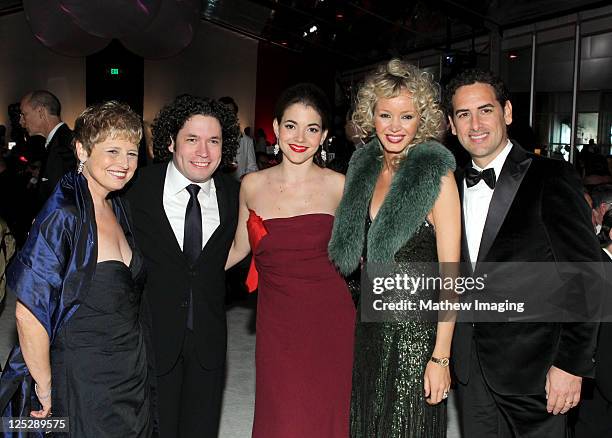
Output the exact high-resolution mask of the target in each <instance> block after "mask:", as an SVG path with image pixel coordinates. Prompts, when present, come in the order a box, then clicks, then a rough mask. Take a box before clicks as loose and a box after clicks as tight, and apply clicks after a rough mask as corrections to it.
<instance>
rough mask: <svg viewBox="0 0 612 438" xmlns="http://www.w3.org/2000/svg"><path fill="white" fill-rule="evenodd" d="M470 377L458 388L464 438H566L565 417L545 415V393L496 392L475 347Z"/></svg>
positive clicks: (458, 385) (473, 347) (473, 345)
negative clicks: (487, 377)
mask: <svg viewBox="0 0 612 438" xmlns="http://www.w3.org/2000/svg"><path fill="white" fill-rule="evenodd" d="M470 360H471V363H470V377H469V380H468V383H467V384H466V385H464V384H462V383H458V384H457V401H458V409H459V419H460V423H461V431H462V433H463V437H464V438H511V437H515V438H566V433H567V418H566V415H552V414H549V413H548V412H547V411H546V393H545V391H544V386H542V393H541V394H535V395H518V396H517V395H512V396H509V395H502V394H498V393H496V392H495V391H493V390H492V389H491V388H490V387H489V385H488V384H487V382H486V379H485V377H484V375H483V373H482V368H481V367H480V361H479V359H478V352H477V349H476V345H475V344H474V343H472V356H471V359H470Z"/></svg>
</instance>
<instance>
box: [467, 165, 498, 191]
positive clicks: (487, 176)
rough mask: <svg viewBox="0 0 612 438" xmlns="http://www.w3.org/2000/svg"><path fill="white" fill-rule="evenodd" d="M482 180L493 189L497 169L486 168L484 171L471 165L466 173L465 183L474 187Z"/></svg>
mask: <svg viewBox="0 0 612 438" xmlns="http://www.w3.org/2000/svg"><path fill="white" fill-rule="evenodd" d="M480 180H483V181H484V182H485V183H486V184H487V185H488V186H489V187H490V188H491V189H494V188H495V169H493V168H490V169H485V170H483V171H482V172H479V171H477V170H476V169H474V168H473V167H470V168H469V169H468V170H467V171H466V173H465V184H466V185H467V186H468V187H473V186H475V185H476V184H478V182H479V181H480Z"/></svg>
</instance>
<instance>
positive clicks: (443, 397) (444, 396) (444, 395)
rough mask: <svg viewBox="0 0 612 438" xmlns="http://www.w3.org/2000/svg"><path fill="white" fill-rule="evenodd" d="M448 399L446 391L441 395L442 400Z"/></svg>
mask: <svg viewBox="0 0 612 438" xmlns="http://www.w3.org/2000/svg"><path fill="white" fill-rule="evenodd" d="M445 398H448V391H444V392H443V393H442V399H445Z"/></svg>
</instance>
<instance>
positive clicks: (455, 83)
mask: <svg viewBox="0 0 612 438" xmlns="http://www.w3.org/2000/svg"><path fill="white" fill-rule="evenodd" d="M477 82H478V83H481V84H489V85H490V86H492V87H493V90H495V98H496V99H497V101H498V102H499V104H500V105H501V107H502V108H503V107H504V105H506V102H507V101H508V100H509V94H508V89H507V88H506V85H505V84H504V83H503V81H502V80H501V79H500V78H499V77H498V76H495V75H494V74H493V73H492V72H490V71H484V70H478V69H468V70H464V71H463V72H461V73H459V74H458V75H457V76H455V77H454V78H453V79H451V80H450V82H449V83H448V85H447V86H446V88H445V89H444V109H445V110H446V114H447V115H448V116H450V117H452V116H453V96H454V95H455V92H456V91H457V89H458V88H460V87H463V86H464V85H473V84H475V83H477Z"/></svg>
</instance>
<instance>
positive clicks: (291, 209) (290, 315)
mask: <svg viewBox="0 0 612 438" xmlns="http://www.w3.org/2000/svg"><path fill="white" fill-rule="evenodd" d="M327 107H328V104H327V103H326V99H325V95H324V94H323V92H322V91H321V90H319V89H318V88H316V87H315V86H313V85H309V84H302V85H297V86H294V87H292V88H290V89H288V90H287V91H285V93H284V94H283V96H282V97H281V99H280V100H279V103H278V104H277V109H276V111H275V119H274V130H275V133H276V136H277V138H278V145H277V148H279V149H280V151H281V152H282V154H279V158H282V161H281V163H280V164H279V165H277V166H275V167H272V168H269V169H266V170H262V171H259V172H256V173H250V174H248V175H246V176H245V178H244V179H243V181H242V187H241V194H240V214H239V219H238V228H237V230H236V238H235V239H234V243H233V245H232V249H231V251H230V255H229V258H228V262H227V266H226V267H231V266H232V265H233V264H235V263H236V262H238V261H240V260H241V259H242V258H244V257H245V256H246V255H247V254H248V252H249V251H250V250H252V252H253V264H252V269H251V271H250V273H249V278H248V281H247V284H248V286H249V290H253V289H255V288H258V291H259V293H258V302H257V334H256V353H255V366H256V389H255V418H254V422H253V437H254V438H346V437H348V435H349V411H350V397H351V375H352V366H353V340H354V335H353V333H354V327H355V307H354V305H353V301H352V298H351V295H350V293H349V291H348V289H347V287H346V283H345V282H344V280H343V279H342V277H341V276H340V275H339V274H338V272H337V270H336V268H335V267H334V266H333V265H332V264H331V262H330V261H329V257H328V254H327V245H328V242H329V239H330V237H331V231H332V226H333V222H334V216H333V214H334V212H335V210H336V207H337V206H338V204H339V202H340V198H341V197H342V188H343V186H344V176H343V175H340V174H338V173H335V172H332V171H331V170H328V169H325V168H323V166H321V164H320V161H321V152H320V151H321V150H323V145H322V144H323V143H324V140H325V136H326V135H327V126H328V114H329V112H327V111H326V109H327ZM277 150H278V149H277ZM315 157H316V160H317V161H319V163H315ZM259 215H261V217H260V216H259ZM262 217H263V218H265V219H262Z"/></svg>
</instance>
